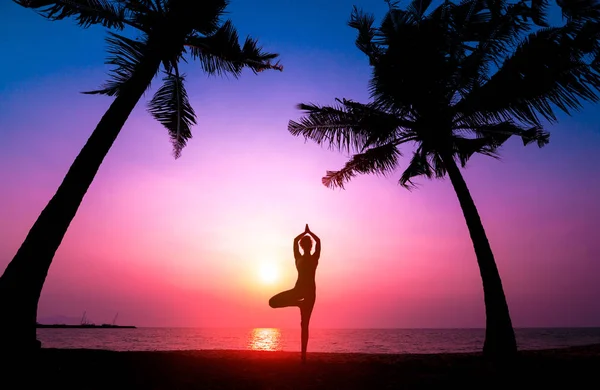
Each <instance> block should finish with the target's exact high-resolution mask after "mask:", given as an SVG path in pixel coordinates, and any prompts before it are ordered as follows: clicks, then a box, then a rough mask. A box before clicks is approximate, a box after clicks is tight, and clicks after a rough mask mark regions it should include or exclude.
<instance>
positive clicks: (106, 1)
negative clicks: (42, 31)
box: [13, 0, 126, 29]
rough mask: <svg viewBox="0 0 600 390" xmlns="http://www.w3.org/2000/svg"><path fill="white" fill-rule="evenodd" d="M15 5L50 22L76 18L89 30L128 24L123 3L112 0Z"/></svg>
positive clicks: (37, 0)
mask: <svg viewBox="0 0 600 390" xmlns="http://www.w3.org/2000/svg"><path fill="white" fill-rule="evenodd" d="M13 1H14V2H15V3H17V4H19V5H21V6H23V7H25V8H31V9H34V10H36V12H37V13H38V14H40V15H42V16H43V17H45V18H47V19H50V20H61V19H65V18H69V17H74V18H75V20H76V21H77V24H78V25H79V26H81V27H84V28H87V27H89V26H91V25H94V24H100V25H102V26H105V27H109V28H118V29H122V28H123V27H125V23H126V17H125V16H126V8H125V6H124V2H122V1H110V0H54V1H51V0H13Z"/></svg>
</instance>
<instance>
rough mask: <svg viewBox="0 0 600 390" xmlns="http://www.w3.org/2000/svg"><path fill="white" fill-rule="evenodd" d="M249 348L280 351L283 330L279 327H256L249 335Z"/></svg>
mask: <svg viewBox="0 0 600 390" xmlns="http://www.w3.org/2000/svg"><path fill="white" fill-rule="evenodd" d="M248 349H252V350H255V351H280V350H281V331H280V330H279V329H277V328H255V329H252V331H251V332H250V335H249V337H248Z"/></svg>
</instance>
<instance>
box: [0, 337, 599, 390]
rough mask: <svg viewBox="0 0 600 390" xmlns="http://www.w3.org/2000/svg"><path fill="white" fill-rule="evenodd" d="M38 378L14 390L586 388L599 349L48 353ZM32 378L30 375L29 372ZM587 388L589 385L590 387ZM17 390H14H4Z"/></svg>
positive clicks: (43, 356)
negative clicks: (501, 362) (502, 356)
mask: <svg viewBox="0 0 600 390" xmlns="http://www.w3.org/2000/svg"><path fill="white" fill-rule="evenodd" d="M36 363H37V364H36V366H37V369H36V370H35V375H25V376H21V380H20V381H19V382H18V383H14V384H13V387H12V388H15V389H18V388H23V386H24V385H25V382H26V381H27V382H29V381H34V382H35V383H31V384H32V385H37V386H40V387H41V386H43V387H46V388H50V387H52V388H61V389H80V390H81V389H265V390H266V389H400V388H402V389H422V388H442V387H443V388H448V387H450V386H457V388H463V389H464V388H505V387H510V388H516V387H519V388H536V389H537V388H544V387H558V386H561V387H565V388H569V389H576V388H584V387H587V386H586V385H585V384H586V383H596V381H597V371H598V367H600V344H598V345H591V346H580V347H571V348H562V349H552V350H538V351H521V352H519V356H518V358H517V359H515V361H514V363H512V364H510V365H505V366H497V365H493V364H491V363H489V362H486V361H485V360H484V359H483V358H482V356H481V354H479V353H460V354H414V355H393V354H352V353H309V356H308V362H307V363H306V364H305V365H303V364H301V362H300V358H299V353H297V352H261V351H234V350H202V351H164V352H161V351H143V352H142V351H136V352H116V351H106V350H88V349H52V348H48V349H46V348H44V349H42V350H41V351H40V352H39V355H38V357H37V362H36ZM28 372H31V371H29V370H28ZM588 386H589V385H588ZM3 388H11V387H3Z"/></svg>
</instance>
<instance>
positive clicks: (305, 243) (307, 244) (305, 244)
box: [300, 236, 313, 252]
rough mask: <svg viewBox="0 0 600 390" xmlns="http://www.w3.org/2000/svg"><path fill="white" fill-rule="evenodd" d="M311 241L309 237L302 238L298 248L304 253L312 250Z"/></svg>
mask: <svg viewBox="0 0 600 390" xmlns="http://www.w3.org/2000/svg"><path fill="white" fill-rule="evenodd" d="M312 244H313V242H312V239H311V238H310V237H309V236H304V237H302V239H301V240H300V248H302V249H303V250H304V252H310V250H311V249H312Z"/></svg>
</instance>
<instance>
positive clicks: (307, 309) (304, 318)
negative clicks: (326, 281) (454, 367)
mask: <svg viewBox="0 0 600 390" xmlns="http://www.w3.org/2000/svg"><path fill="white" fill-rule="evenodd" d="M299 306H300V328H301V332H302V333H301V336H302V361H303V362H305V361H306V348H307V346H308V325H309V323H310V316H311V315H312V311H313V307H314V306H315V297H307V298H306V299H304V300H303V301H302V302H301V304H300V305H299Z"/></svg>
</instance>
